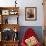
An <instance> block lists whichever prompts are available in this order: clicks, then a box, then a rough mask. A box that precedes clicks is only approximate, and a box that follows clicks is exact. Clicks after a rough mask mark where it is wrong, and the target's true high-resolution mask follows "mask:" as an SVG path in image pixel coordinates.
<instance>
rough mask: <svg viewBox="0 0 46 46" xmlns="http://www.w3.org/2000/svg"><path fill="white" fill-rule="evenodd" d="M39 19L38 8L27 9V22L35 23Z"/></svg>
mask: <svg viewBox="0 0 46 46" xmlns="http://www.w3.org/2000/svg"><path fill="white" fill-rule="evenodd" d="M36 19H37V8H36V7H26V8H25V20H29V21H31V20H32V21H33V20H36Z"/></svg>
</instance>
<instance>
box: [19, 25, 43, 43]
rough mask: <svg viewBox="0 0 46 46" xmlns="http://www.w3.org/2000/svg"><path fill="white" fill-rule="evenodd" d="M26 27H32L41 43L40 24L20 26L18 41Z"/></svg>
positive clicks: (41, 32)
mask: <svg viewBox="0 0 46 46" xmlns="http://www.w3.org/2000/svg"><path fill="white" fill-rule="evenodd" d="M28 28H32V29H33V30H34V31H35V32H36V34H37V36H38V39H39V41H40V42H41V43H43V30H42V27H41V26H21V27H20V31H19V39H20V42H21V40H22V38H23V36H24V33H25V32H26V30H27V29H28Z"/></svg>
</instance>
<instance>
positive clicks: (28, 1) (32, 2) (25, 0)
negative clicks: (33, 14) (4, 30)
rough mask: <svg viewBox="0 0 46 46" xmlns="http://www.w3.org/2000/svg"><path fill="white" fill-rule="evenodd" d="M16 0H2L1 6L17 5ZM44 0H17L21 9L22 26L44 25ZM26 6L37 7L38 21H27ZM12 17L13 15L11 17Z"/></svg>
mask: <svg viewBox="0 0 46 46" xmlns="http://www.w3.org/2000/svg"><path fill="white" fill-rule="evenodd" d="M14 1H15V0H9V1H8V0H0V6H1V7H4V6H5V7H10V6H15V3H14ZM42 2H43V1H42V0H17V3H18V4H17V6H18V7H19V8H20V9H19V15H20V16H19V24H20V25H21V26H43V17H44V16H43V6H42ZM25 7H37V21H25ZM11 18H12V17H11Z"/></svg>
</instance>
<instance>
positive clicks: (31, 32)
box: [21, 28, 41, 46]
mask: <svg viewBox="0 0 46 46" xmlns="http://www.w3.org/2000/svg"><path fill="white" fill-rule="evenodd" d="M32 37H34V38H36V40H35V41H37V42H36V43H37V44H35V45H34V46H41V44H40V42H39V40H38V39H37V34H36V33H35V32H34V30H33V29H32V28H28V29H27V30H26V32H25V34H24V37H23V38H22V42H21V46H27V45H28V46H33V43H31V42H29V41H30V40H31V41H32V39H33V38H32ZM31 38H32V39H31ZM27 39H28V40H27ZM29 39H30V40H29ZM25 41H26V42H25ZM32 42H33V41H32ZM28 43H29V44H30V45H29V44H28Z"/></svg>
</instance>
